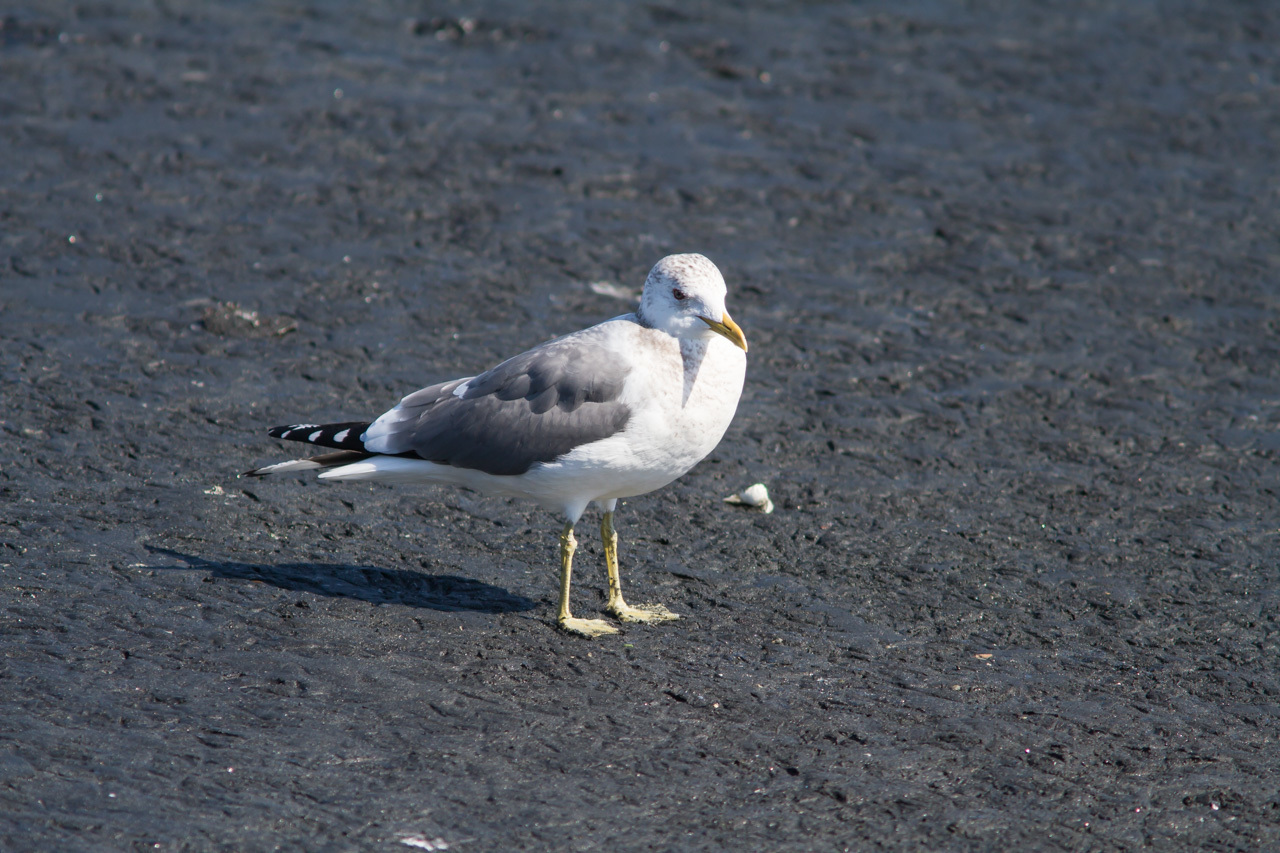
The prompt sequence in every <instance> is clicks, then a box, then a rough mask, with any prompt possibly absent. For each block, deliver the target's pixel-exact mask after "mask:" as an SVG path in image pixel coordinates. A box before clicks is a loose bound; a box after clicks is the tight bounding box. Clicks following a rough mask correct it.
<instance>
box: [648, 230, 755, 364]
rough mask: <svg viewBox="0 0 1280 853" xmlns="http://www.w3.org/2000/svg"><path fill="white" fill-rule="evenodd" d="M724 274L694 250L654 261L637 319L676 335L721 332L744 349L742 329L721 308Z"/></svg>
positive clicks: (692, 336) (693, 335) (691, 337)
mask: <svg viewBox="0 0 1280 853" xmlns="http://www.w3.org/2000/svg"><path fill="white" fill-rule="evenodd" d="M724 297H725V286H724V276H722V275H720V270H718V269H716V265H715V264H713V263H711V261H709V260H707V258H706V257H704V256H702V255H698V254H688V255H667V256H666V257H665V258H663V259H662V260H660V261H658V262H657V263H656V264H654V266H653V269H652V270H650V271H649V277H648V278H647V279H645V282H644V293H643V294H641V296H640V310H639V312H638V313H639V315H640V319H641V320H642V321H643V322H644V323H646V324H647V325H649V326H652V327H653V328H655V329H661V330H662V331H664V332H666V333H668V334H670V335H673V336H675V337H677V338H687V339H691V340H692V339H697V338H703V337H707V336H709V335H712V334H719V335H723V336H724V337H726V338H728V339H729V340H730V341H732V342H733V343H734V344H735V345H737V346H739V347H742V350H743V352H746V349H747V339H746V338H745V337H744V336H743V334H742V329H740V328H738V324H737V323H735V322H733V318H732V317H730V316H729V312H728V311H726V310H725V308H724Z"/></svg>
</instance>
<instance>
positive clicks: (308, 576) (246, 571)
mask: <svg viewBox="0 0 1280 853" xmlns="http://www.w3.org/2000/svg"><path fill="white" fill-rule="evenodd" d="M146 547H147V550H148V551H150V552H151V553H152V554H157V555H160V556H163V557H168V558H171V559H174V560H180V561H181V562H182V563H184V564H185V565H167V566H148V567H147V568H149V569H154V570H157V571H162V570H163V571H178V570H181V571H192V570H195V571H204V572H208V573H209V576H210V577H215V578H227V579H230V580H245V581H256V582H259V583H266V584H270V585H271V586H274V587H279V588H280V589H287V590H289V591H291V592H310V593H314V594H316V595H326V596H330V597H332V598H354V599H357V600H359V601H367V602H369V603H370V604H403V605H405V606H407V607H425V608H427V609H430V610H440V611H444V612H456V611H460V610H468V611H471V612H474V613H518V612H522V611H525V610H532V609H533V608H534V607H536V606H537V605H536V604H535V603H534V602H533V601H530V600H529V599H527V598H525V597H524V596H521V595H516V594H515V593H512V592H509V591H507V590H505V589H503V588H502V587H498V586H493V585H492V584H487V583H484V582H482V581H478V580H474V579H472V578H462V577H457V576H455V575H428V574H421V573H419V572H413V571H406V570H404V569H381V568H378V567H376V566H357V565H351V564H346V563H276V564H272V565H261V564H257V563H235V562H230V561H217V560H206V559H204V558H203V557H195V556H192V555H190V554H183V553H181V552H178V551H173V550H170V549H168V548H157V547H154V546H146Z"/></svg>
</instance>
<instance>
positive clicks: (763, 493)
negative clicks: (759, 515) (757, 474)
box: [724, 483, 773, 515]
mask: <svg viewBox="0 0 1280 853" xmlns="http://www.w3.org/2000/svg"><path fill="white" fill-rule="evenodd" d="M724 502H725V503H727V504H735V505H738V506H745V507H752V508H755V509H759V510H761V511H763V512H764V514H765V515H768V514H769V513H771V512H773V501H771V500H769V490H768V489H766V488H765V487H764V483H756V484H755V485H754V486H751V487H750V488H747V489H743V490H742V491H741V492H738V494H736V495H729V497H727V498H725V499H724Z"/></svg>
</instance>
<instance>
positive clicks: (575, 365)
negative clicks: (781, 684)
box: [244, 254, 747, 637]
mask: <svg viewBox="0 0 1280 853" xmlns="http://www.w3.org/2000/svg"><path fill="white" fill-rule="evenodd" d="M725 294H726V288H725V283H724V277H723V276H722V275H721V274H720V270H719V269H717V268H716V265H715V264H713V263H712V262H711V261H710V260H708V259H707V258H706V257H704V256H702V255H699V254H683V255H669V256H667V257H665V258H663V259H662V260H660V261H658V263H657V264H656V265H655V266H654V267H653V269H652V270H651V271H650V272H649V276H648V278H647V279H646V280H645V283H644V291H643V292H642V293H641V296H640V304H639V307H638V308H637V310H636V311H635V312H634V313H631V314H623V315H622V316H620V317H614V318H613V319H611V320H606V321H604V322H603V323H600V324H598V325H595V326H591V327H590V328H587V329H583V330H581V331H578V332H573V333H571V334H568V335H565V336H564V337H560V338H556V339H554V340H551V341H548V342H547V343H544V344H542V345H541V346H537V347H534V348H533V349H531V350H529V351H528V352H525V353H521V354H520V355H517V356H515V357H514V358H509V359H507V360H506V361H504V362H502V363H501V364H499V365H498V366H497V367H494V368H491V369H490V370H487V371H485V372H484V373H481V374H480V375H478V376H469V377H466V378H463V379H453V380H451V381H448V382H441V383H439V384H436V385H431V386H429V387H426V388H423V389H421V390H419V391H415V392H413V393H412V394H410V395H408V396H407V397H405V398H403V399H402V400H401V401H400V402H399V404H398V405H396V406H395V408H393V409H391V410H390V411H387V412H385V413H383V414H382V415H380V416H379V417H377V418H376V419H374V420H372V421H351V422H346V423H335V424H293V425H291V426H281V427H275V428H274V429H272V430H270V431H269V435H271V436H272V437H273V438H281V439H287V440H289V441H301V442H304V443H306V444H311V445H318V446H320V447H325V448H330V449H331V451H332V452H329V453H325V454H323V455H320V456H313V457H310V458H308V459H297V460H293V461H289V462H280V463H277V464H275V465H267V466H265V467H262V468H256V469H254V470H252V471H248V472H246V473H245V475H244V476H252V477H261V476H265V475H267V474H279V473H284V472H290V471H303V470H311V469H318V470H319V471H320V475H319V476H320V479H322V480H370V481H376V482H382V483H442V484H452V485H456V486H462V487H465V488H468V489H472V490H474V491H477V492H482V493H484V494H490V495H506V496H513V497H520V498H528V499H530V500H533V501H535V502H536V503H538V504H540V505H541V506H542V507H544V508H546V509H548V510H551V511H553V512H557V513H559V514H560V515H561V516H562V517H563V518H564V520H565V524H564V528H563V529H562V530H561V532H560V609H559V613H558V615H557V624H558V625H559V626H560V627H561V628H563V629H564V630H566V631H569V632H571V633H574V634H578V635H582V636H585V637H595V636H599V635H602V634H613V633H616V632H617V630H618V629H617V628H616V627H615V626H614V625H613V624H611V623H610V622H608V621H606V620H604V619H579V618H575V617H573V616H572V615H571V614H570V612H569V584H570V578H571V576H572V572H573V554H574V551H575V550H576V549H577V540H576V539H575V538H574V535H573V528H574V525H575V524H577V523H578V520H579V519H580V518H581V517H582V514H583V513H584V512H585V511H586V509H587V507H588V505H590V504H591V503H593V502H594V503H595V504H596V505H598V506H599V507H600V508H601V509H602V510H603V512H604V517H603V519H602V521H601V524H600V535H601V539H602V540H603V544H604V556H605V566H606V569H607V571H608V577H609V598H608V602H607V603H606V605H605V608H606V610H607V611H608V612H609V613H610V614H612V615H613V616H614V617H615V618H616V619H617V620H619V621H621V622H639V623H656V622H664V621H668V620H672V619H678V618H679V616H678V615H677V614H675V613H673V612H671V611H670V610H668V609H667V608H666V607H664V606H663V605H660V604H657V605H647V606H631V605H629V604H627V602H626V601H625V600H624V599H623V597H622V585H621V581H620V580H619V576H618V535H617V532H616V531H615V530H614V526H613V513H614V510H615V509H616V508H617V505H618V500H619V499H620V498H629V497H634V496H636V495H643V494H647V493H648V492H652V491H654V490H655V489H660V488H662V487H663V486H665V485H667V484H668V483H671V482H672V481H673V480H675V479H676V478H678V477H680V476H681V475H682V474H684V473H685V472H686V471H688V470H689V469H690V468H692V467H693V466H694V465H696V464H697V463H698V462H700V461H701V460H702V459H703V458H704V457H705V456H706V455H707V454H708V453H710V452H711V451H712V450H713V449H714V448H715V446H716V445H717V444H719V443H720V439H721V438H722V437H723V436H724V433H725V430H726V429H728V428H729V423H730V421H732V420H733V415H734V412H735V411H736V410H737V408H738V398H739V397H740V396H741V394H742V383H743V380H744V378H745V376H746V369H747V357H746V352H747V339H746V337H745V336H744V335H743V333H742V329H741V328H739V326H738V324H737V323H735V322H734V321H733V318H732V317H730V316H729V312H728V311H726V310H725Z"/></svg>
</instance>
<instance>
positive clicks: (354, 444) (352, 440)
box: [267, 421, 369, 451]
mask: <svg viewBox="0 0 1280 853" xmlns="http://www.w3.org/2000/svg"><path fill="white" fill-rule="evenodd" d="M368 428H369V421H347V422H345V423H340V424H290V425H289V426H278V427H272V428H271V429H269V430H267V435H269V436H271V437H272V438H282V439H284V440H285V441H301V442H303V443H304V444H314V445H317V446H319V447H332V448H333V449H335V450H358V451H363V450H364V442H363V441H361V440H360V436H362V435H364V431H365V430H366V429H368Z"/></svg>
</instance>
